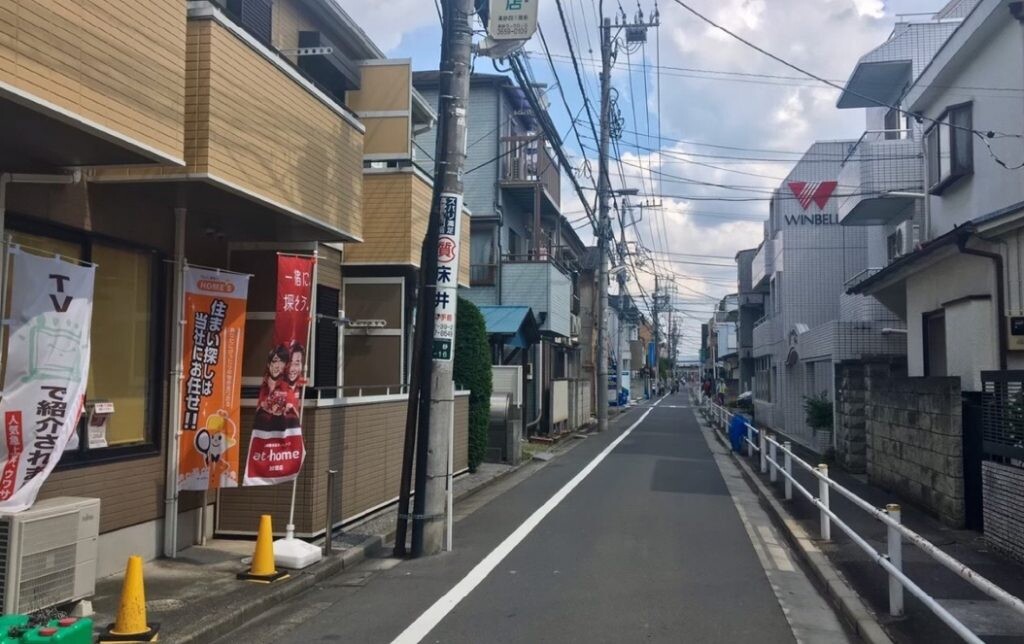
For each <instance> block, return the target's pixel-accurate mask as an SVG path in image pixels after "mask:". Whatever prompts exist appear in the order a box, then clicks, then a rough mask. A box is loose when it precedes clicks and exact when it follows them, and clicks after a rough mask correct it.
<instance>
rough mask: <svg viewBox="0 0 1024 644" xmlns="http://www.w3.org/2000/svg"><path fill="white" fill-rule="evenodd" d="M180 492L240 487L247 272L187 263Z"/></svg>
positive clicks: (179, 448) (179, 438) (179, 447)
mask: <svg viewBox="0 0 1024 644" xmlns="http://www.w3.org/2000/svg"><path fill="white" fill-rule="evenodd" d="M184 278H185V279H184V282H185V293H184V295H185V302H184V314H185V328H184V342H183V344H182V370H183V372H184V374H183V378H184V381H183V382H182V387H181V431H180V432H179V435H178V450H179V454H180V457H179V460H178V490H187V491H199V492H202V491H205V490H216V489H218V488H222V487H238V468H239V461H240V459H239V452H240V447H239V440H240V438H241V436H240V433H239V428H238V424H239V414H240V412H241V406H242V405H241V395H242V346H243V343H244V340H245V309H246V300H247V298H248V291H249V276H248V275H240V274H238V273H230V272H227V271H221V270H217V269H204V268H199V267H196V266H186V267H185V271H184Z"/></svg>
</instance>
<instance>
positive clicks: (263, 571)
mask: <svg viewBox="0 0 1024 644" xmlns="http://www.w3.org/2000/svg"><path fill="white" fill-rule="evenodd" d="M238 578H239V579H243V580H245V581H255V582H259V583H263V584H269V583H273V582H275V581H281V580H282V579H287V578H288V573H286V572H284V571H283V570H277V569H276V568H275V567H274V528H273V526H272V524H271V521H270V515H269V514H264V515H263V516H261V517H260V529H259V532H257V533H256V549H255V550H254V551H253V553H252V564H251V565H250V566H249V570H248V572H240V573H238Z"/></svg>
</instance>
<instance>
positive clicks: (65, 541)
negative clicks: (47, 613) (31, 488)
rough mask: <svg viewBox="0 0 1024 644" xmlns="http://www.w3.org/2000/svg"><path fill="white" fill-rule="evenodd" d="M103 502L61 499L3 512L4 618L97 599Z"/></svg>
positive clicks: (0, 585) (0, 587) (0, 584)
mask: <svg viewBox="0 0 1024 644" xmlns="http://www.w3.org/2000/svg"><path fill="white" fill-rule="evenodd" d="M99 526H100V500H99V499H87V498H81V497H68V496H65V497H58V498H54V499H46V500H45V501H39V502H37V503H36V504H35V505H33V506H32V507H31V508H29V509H28V510H24V511H22V512H18V513H13V514H12V513H0V603H2V606H3V612H4V614H5V615H10V614H15V613H30V612H33V611H37V610H41V609H43V608H49V607H51V606H57V605H59V604H65V603H69V602H73V601H77V600H79V599H84V598H86V597H90V596H92V594H93V593H94V592H95V589H96V551H97V543H98V541H99Z"/></svg>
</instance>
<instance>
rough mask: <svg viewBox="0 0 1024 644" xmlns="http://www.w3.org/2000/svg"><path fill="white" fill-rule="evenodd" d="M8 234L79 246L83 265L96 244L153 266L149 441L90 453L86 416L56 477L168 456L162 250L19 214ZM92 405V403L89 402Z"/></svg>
mask: <svg viewBox="0 0 1024 644" xmlns="http://www.w3.org/2000/svg"><path fill="white" fill-rule="evenodd" d="M6 230H7V231H10V232H13V233H19V232H20V233H25V234H31V235H39V236H42V237H52V238H53V239H57V240H60V241H65V242H71V243H75V244H79V246H80V247H81V249H82V260H83V261H87V262H90V261H92V256H93V245H94V244H96V243H101V244H104V245H107V246H111V247H113V248H119V249H125V250H132V251H141V252H143V253H149V254H150V261H151V262H152V272H151V275H150V289H151V294H152V295H151V298H150V327H149V333H150V336H149V337H150V341H149V345H150V346H149V360H150V374H149V377H148V379H147V383H146V395H145V398H146V411H145V413H144V419H145V422H146V426H145V427H144V428H143V436H144V441H143V442H141V443H136V444H132V445H124V446H114V447H100V448H96V449H89V447H88V440H87V439H86V423H87V422H88V413H86V412H85V411H83V412H82V417H81V418H80V419H79V421H78V427H77V428H76V430H75V431H77V432H78V436H79V441H78V449H76V450H65V451H64V453H63V454H61V458H60V460H59V461H58V462H57V466H56V467H55V468H54V471H58V472H59V471H63V470H73V469H79V468H82V467H89V466H93V465H99V464H103V463H112V462H117V461H124V460H133V459H138V458H149V457H153V456H157V455H159V454H160V453H161V452H162V451H163V450H162V444H163V441H162V427H163V423H164V404H163V403H164V399H165V395H164V381H163V373H164V370H165V369H166V365H167V364H168V359H169V357H168V355H167V352H165V351H163V350H162V348H161V347H163V346H164V345H165V344H166V342H163V341H162V340H164V339H165V334H166V332H167V326H166V320H165V317H166V315H167V301H166V299H167V298H166V297H162V296H161V294H163V293H165V291H166V289H162V288H161V286H162V285H164V284H165V283H166V278H167V276H168V273H167V271H166V268H165V261H164V260H165V259H166V256H165V255H164V254H163V253H162V252H160V251H159V250H157V249H155V248H151V247H149V246H146V245H144V244H137V243H134V242H130V241H126V240H123V239H118V238H116V237H110V236H108V235H104V234H101V233H92V232H86V231H82V230H77V229H74V228H69V227H67V226H62V225H60V224H55V223H52V222H45V221H40V220H37V219H33V218H30V217H22V216H19V215H16V214H13V213H8V216H7V224H6ZM93 358H95V355H90V361H91V360H92V359H93ZM86 400H88V398H87V399H86ZM169 404H174V402H173V401H171V402H170V403H169ZM114 413H115V414H116V413H117V412H116V411H115V412H114Z"/></svg>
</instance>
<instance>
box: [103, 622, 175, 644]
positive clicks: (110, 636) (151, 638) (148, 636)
mask: <svg viewBox="0 0 1024 644" xmlns="http://www.w3.org/2000/svg"><path fill="white" fill-rule="evenodd" d="M159 631H160V624H155V623H154V624H150V625H149V628H148V629H146V631H145V632H143V633H133V634H131V635H125V634H119V633H115V632H114V624H111V625H110V626H107V628H106V629H105V630H104V631H103V634H102V635H100V639H99V643H100V644H106V643H107V642H111V643H115V642H117V643H120V644H124V643H125V642H156V641H159V639H160V633H159Z"/></svg>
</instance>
